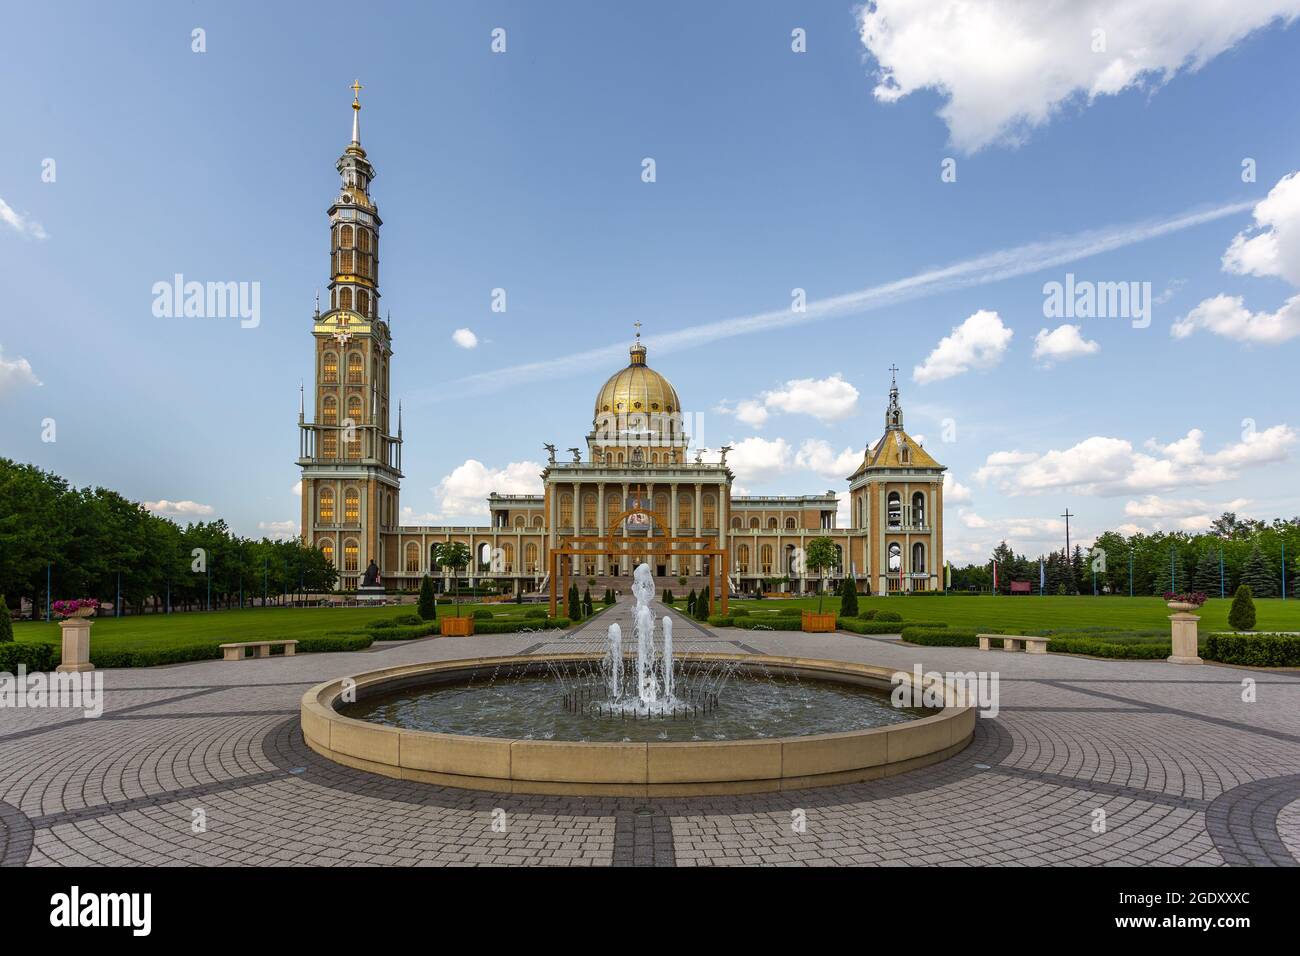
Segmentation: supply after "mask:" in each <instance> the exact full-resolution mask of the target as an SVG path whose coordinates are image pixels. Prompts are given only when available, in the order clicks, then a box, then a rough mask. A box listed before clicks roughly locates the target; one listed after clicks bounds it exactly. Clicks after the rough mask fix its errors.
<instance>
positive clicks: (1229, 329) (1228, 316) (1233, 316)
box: [1169, 294, 1300, 345]
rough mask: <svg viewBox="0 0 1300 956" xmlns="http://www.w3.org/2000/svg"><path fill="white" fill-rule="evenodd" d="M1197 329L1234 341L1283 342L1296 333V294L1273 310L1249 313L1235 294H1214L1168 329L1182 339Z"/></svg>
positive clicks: (1299, 330)
mask: <svg viewBox="0 0 1300 956" xmlns="http://www.w3.org/2000/svg"><path fill="white" fill-rule="evenodd" d="M1197 329H1205V330H1206V331H1207V332H1213V333H1214V334H1215V335H1222V336H1224V337H1225V338H1229V339H1235V340H1236V341H1238V342H1259V343H1264V344H1269V345H1275V344H1277V343H1279V342H1286V341H1288V340H1289V339H1293V338H1295V337H1296V336H1297V335H1300V295H1294V296H1292V297H1291V298H1289V299H1287V300H1286V301H1285V302H1283V303H1282V307H1281V308H1279V309H1278V310H1277V311H1276V312H1252V311H1250V309H1248V308H1246V303H1245V300H1244V299H1242V297H1241V296H1239V295H1222V294H1220V295H1216V296H1214V297H1212V298H1209V299H1205V300H1203V301H1202V302H1201V303H1200V304H1199V305H1197V306H1196V307H1195V308H1194V309H1192V310H1191V311H1190V312H1188V313H1187V315H1186V317H1184V318H1181V319H1179V320H1178V321H1177V322H1175V323H1174V324H1173V325H1172V326H1170V328H1169V332H1170V334H1171V335H1172V336H1173V337H1174V338H1176V339H1185V338H1187V337H1188V336H1189V335H1191V334H1192V333H1193V332H1195V331H1196V330H1197Z"/></svg>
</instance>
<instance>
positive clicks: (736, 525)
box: [731, 515, 741, 531]
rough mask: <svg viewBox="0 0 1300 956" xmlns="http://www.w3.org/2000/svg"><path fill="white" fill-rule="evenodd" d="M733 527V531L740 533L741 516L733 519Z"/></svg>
mask: <svg viewBox="0 0 1300 956" xmlns="http://www.w3.org/2000/svg"><path fill="white" fill-rule="evenodd" d="M731 527H732V528H733V529H735V530H736V531H739V530H740V528H741V520H740V516H739V515H737V516H736V517H734V518H732V519H731Z"/></svg>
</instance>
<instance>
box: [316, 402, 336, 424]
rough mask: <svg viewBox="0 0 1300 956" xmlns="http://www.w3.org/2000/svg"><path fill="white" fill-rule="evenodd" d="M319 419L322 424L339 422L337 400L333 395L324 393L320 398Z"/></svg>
mask: <svg viewBox="0 0 1300 956" xmlns="http://www.w3.org/2000/svg"><path fill="white" fill-rule="evenodd" d="M320 420H321V424H323V425H337V424H338V423H339V400H338V399H337V398H335V397H334V396H333V395H326V396H325V398H324V399H322V400H321V409H320Z"/></svg>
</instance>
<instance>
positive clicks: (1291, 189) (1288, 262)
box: [1223, 172, 1300, 287]
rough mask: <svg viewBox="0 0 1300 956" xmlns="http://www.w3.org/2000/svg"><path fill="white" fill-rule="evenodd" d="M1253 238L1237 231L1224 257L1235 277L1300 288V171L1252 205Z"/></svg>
mask: <svg viewBox="0 0 1300 956" xmlns="http://www.w3.org/2000/svg"><path fill="white" fill-rule="evenodd" d="M1255 230H1257V231H1256V234H1255V235H1253V236H1252V235H1250V234H1249V232H1239V233H1237V236H1236V238H1234V239H1233V240H1232V244H1231V245H1230V246H1228V249H1227V251H1226V252H1224V254H1223V268H1224V269H1225V270H1227V271H1228V272H1235V273H1237V274H1238V275H1252V276H1277V277H1278V278H1282V279H1285V280H1286V281H1287V282H1289V283H1291V284H1292V285H1293V286H1297V287H1300V172H1294V173H1290V174H1288V175H1286V176H1283V177H1282V178H1281V179H1280V180H1278V183H1277V185H1275V186H1274V187H1273V188H1272V189H1271V190H1269V193H1268V195H1267V196H1265V197H1264V198H1263V199H1261V200H1260V201H1259V204H1258V205H1257V206H1255Z"/></svg>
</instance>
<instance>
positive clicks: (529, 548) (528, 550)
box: [524, 544, 537, 574]
mask: <svg viewBox="0 0 1300 956" xmlns="http://www.w3.org/2000/svg"><path fill="white" fill-rule="evenodd" d="M524 571H525V572H526V573H528V574H536V573H537V545H535V544H526V545H524Z"/></svg>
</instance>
